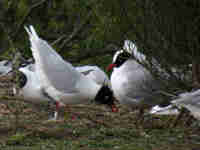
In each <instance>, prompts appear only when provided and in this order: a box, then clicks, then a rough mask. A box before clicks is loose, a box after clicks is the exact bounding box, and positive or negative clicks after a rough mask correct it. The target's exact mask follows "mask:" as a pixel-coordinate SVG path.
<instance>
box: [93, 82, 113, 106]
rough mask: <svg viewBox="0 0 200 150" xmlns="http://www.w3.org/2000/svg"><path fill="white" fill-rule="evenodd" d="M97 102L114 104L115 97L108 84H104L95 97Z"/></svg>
mask: <svg viewBox="0 0 200 150" xmlns="http://www.w3.org/2000/svg"><path fill="white" fill-rule="evenodd" d="M95 102H97V103H99V104H107V105H110V106H111V105H113V104H114V98H113V92H112V90H111V89H110V88H109V87H108V86H105V85H104V86H102V87H101V89H100V90H99V92H98V93H97V95H96V97H95Z"/></svg>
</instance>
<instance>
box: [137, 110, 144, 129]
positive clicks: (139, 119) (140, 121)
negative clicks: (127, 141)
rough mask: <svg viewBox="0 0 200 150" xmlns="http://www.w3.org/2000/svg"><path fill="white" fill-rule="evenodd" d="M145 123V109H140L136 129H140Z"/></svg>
mask: <svg viewBox="0 0 200 150" xmlns="http://www.w3.org/2000/svg"><path fill="white" fill-rule="evenodd" d="M143 122H144V108H139V113H138V115H137V117H136V123H135V125H136V127H137V128H138V127H139V125H140V124H141V123H143Z"/></svg>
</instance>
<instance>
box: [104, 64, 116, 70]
mask: <svg viewBox="0 0 200 150" xmlns="http://www.w3.org/2000/svg"><path fill="white" fill-rule="evenodd" d="M115 66H116V64H110V65H109V66H108V67H107V69H106V70H107V71H111V70H112V69H113V67H115Z"/></svg>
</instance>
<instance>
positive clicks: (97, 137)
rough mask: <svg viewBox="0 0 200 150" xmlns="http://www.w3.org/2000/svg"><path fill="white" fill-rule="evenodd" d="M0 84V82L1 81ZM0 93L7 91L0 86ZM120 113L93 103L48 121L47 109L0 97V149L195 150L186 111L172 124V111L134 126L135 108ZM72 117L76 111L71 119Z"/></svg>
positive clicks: (198, 137) (195, 127) (199, 135)
mask: <svg viewBox="0 0 200 150" xmlns="http://www.w3.org/2000/svg"><path fill="white" fill-rule="evenodd" d="M0 86H1V85H0ZM2 90H3V89H1V90H0V91H1V93H4V94H5V93H6V92H5V91H4V92H3V91H2ZM118 106H119V108H120V111H119V112H118V113H112V112H110V109H108V108H107V107H105V106H102V105H95V104H85V105H74V106H71V107H70V109H67V110H62V111H61V112H60V114H59V116H60V118H59V120H58V121H57V122H48V121H47V120H48V117H49V114H50V112H51V111H52V110H51V109H52V108H51V109H48V108H47V107H46V105H45V104H43V105H33V104H29V103H24V102H22V101H19V100H15V99H13V100H6V99H0V149H2V150H55V149H56V150H66V149H67V150H114V149H116V150H198V149H199V147H200V127H199V122H198V121H197V120H195V119H192V120H191V121H190V122H189V123H185V121H186V119H187V116H184V117H183V118H181V120H179V122H178V123H177V125H176V126H175V127H173V122H174V121H175V118H176V116H152V115H147V116H145V119H144V122H143V123H140V124H139V125H138V126H136V124H135V122H136V120H137V112H136V111H130V109H129V108H127V107H125V106H122V105H119V104H118ZM73 116H76V117H75V119H74V120H73V119H72V118H73Z"/></svg>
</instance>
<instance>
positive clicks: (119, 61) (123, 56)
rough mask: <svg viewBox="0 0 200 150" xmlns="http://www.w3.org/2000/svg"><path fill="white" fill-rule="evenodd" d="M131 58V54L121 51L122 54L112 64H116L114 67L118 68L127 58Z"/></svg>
mask: <svg viewBox="0 0 200 150" xmlns="http://www.w3.org/2000/svg"><path fill="white" fill-rule="evenodd" d="M130 57H131V54H129V53H128V52H126V51H123V52H122V53H120V54H119V55H118V56H117V59H116V61H115V62H114V64H116V67H120V66H121V65H123V64H124V63H125V62H126V61H127V60H128V59H129V58H130Z"/></svg>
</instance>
